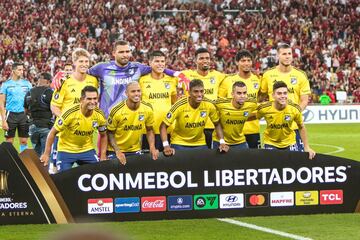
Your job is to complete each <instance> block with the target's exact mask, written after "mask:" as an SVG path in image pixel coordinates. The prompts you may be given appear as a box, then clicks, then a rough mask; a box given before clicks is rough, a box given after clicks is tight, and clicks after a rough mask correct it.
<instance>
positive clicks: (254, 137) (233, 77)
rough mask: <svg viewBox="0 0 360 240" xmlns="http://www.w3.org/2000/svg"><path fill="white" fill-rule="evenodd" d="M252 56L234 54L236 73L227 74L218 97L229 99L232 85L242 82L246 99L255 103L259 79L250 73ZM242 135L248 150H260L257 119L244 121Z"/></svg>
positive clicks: (243, 52)
mask: <svg viewBox="0 0 360 240" xmlns="http://www.w3.org/2000/svg"><path fill="white" fill-rule="evenodd" d="M253 59H254V58H253V56H252V54H251V53H250V52H249V51H248V50H240V51H239V52H238V53H237V54H236V58H235V60H236V62H237V63H238V73H235V74H229V75H228V76H227V77H226V78H225V79H224V81H223V82H222V84H221V85H220V88H219V97H222V98H231V97H232V92H233V84H234V83H235V82H244V83H245V84H246V89H247V99H248V100H249V101H252V102H254V101H255V102H256V101H257V99H258V92H259V90H260V82H261V79H260V77H259V76H257V75H255V74H253V73H252V72H251V70H252V67H253ZM243 133H244V134H245V138H246V142H247V144H248V145H249V148H260V147H261V145H260V123H259V120H258V119H253V120H251V121H246V122H245V125H244V128H243Z"/></svg>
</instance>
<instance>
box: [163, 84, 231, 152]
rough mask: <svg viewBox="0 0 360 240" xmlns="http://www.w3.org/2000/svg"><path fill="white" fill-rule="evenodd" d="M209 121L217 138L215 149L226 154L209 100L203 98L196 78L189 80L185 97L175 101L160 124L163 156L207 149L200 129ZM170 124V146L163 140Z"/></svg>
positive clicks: (226, 148) (214, 111)
mask: <svg viewBox="0 0 360 240" xmlns="http://www.w3.org/2000/svg"><path fill="white" fill-rule="evenodd" d="M208 120H210V121H211V122H212V123H213V124H214V125H215V129H216V133H217V136H218V139H220V140H219V141H220V146H219V150H220V151H224V152H227V151H228V149H229V146H227V145H226V144H225V141H224V135H223V131H222V128H221V124H220V122H219V115H218V113H217V111H216V107H215V105H214V104H213V102H212V101H209V100H207V99H205V98H204V83H203V81H201V80H199V79H194V80H191V82H190V91H189V97H184V98H182V99H180V100H178V101H177V102H176V103H175V104H174V105H173V106H172V107H171V109H170V111H169V112H168V113H167V114H166V118H165V119H164V120H163V122H162V123H161V125H160V136H161V140H162V141H163V146H164V154H165V155H166V156H170V155H174V154H175V150H194V149H207V148H208V147H207V145H206V141H205V134H204V128H205V123H206V121H208ZM172 124H175V125H174V130H173V131H172V132H171V134H170V135H171V147H170V145H169V142H168V138H167V128H168V127H169V126H171V125H172Z"/></svg>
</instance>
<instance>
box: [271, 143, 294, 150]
mask: <svg viewBox="0 0 360 240" xmlns="http://www.w3.org/2000/svg"><path fill="white" fill-rule="evenodd" d="M264 149H268V150H274V149H277V150H287V151H293V152H298V151H299V149H298V146H297V144H296V143H295V144H293V145H290V146H288V147H285V148H278V147H275V146H273V145H270V144H264Z"/></svg>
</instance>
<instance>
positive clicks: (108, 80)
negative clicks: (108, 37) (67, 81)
mask: <svg viewBox="0 0 360 240" xmlns="http://www.w3.org/2000/svg"><path fill="white" fill-rule="evenodd" d="M113 55H114V57H115V60H114V61H110V62H106V63H98V64H96V65H95V66H93V67H91V68H90V69H89V74H91V75H93V76H95V77H97V78H98V79H99V80H100V109H103V111H104V112H105V115H106V116H108V115H109V111H110V109H112V108H113V107H114V106H115V104H117V103H119V102H121V101H123V100H124V99H126V94H125V90H126V85H127V84H128V83H130V82H134V81H135V82H138V81H139V79H140V77H141V76H143V75H146V74H149V73H151V67H150V66H146V65H143V64H141V63H138V62H130V61H129V60H130V57H131V50H130V46H129V43H128V42H126V41H122V40H121V41H117V42H115V44H114V50H113ZM164 73H165V74H166V75H169V76H177V77H179V78H180V79H181V82H184V83H187V82H188V80H187V79H186V78H185V76H184V74H181V73H180V72H175V71H172V70H170V69H165V70H164Z"/></svg>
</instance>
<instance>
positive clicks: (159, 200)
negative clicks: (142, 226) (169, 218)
mask: <svg viewBox="0 0 360 240" xmlns="http://www.w3.org/2000/svg"><path fill="white" fill-rule="evenodd" d="M141 211H142V212H164V211H166V197H165V196H157V197H142V198H141Z"/></svg>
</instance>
